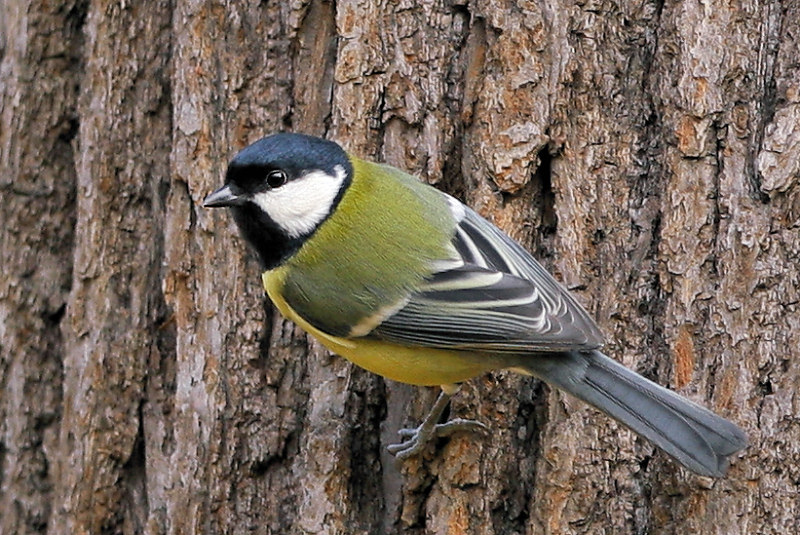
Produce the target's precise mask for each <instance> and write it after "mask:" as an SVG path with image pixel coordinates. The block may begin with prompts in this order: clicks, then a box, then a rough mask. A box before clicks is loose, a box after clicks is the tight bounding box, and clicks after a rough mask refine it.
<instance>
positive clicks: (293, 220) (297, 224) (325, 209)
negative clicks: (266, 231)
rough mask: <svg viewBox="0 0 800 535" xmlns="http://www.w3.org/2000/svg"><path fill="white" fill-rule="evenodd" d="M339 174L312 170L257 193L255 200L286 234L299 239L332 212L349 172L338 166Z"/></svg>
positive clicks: (335, 168)
mask: <svg viewBox="0 0 800 535" xmlns="http://www.w3.org/2000/svg"><path fill="white" fill-rule="evenodd" d="M334 172H335V173H336V174H335V175H329V174H328V173H326V172H324V171H312V172H310V173H308V174H306V175H304V176H302V177H300V178H298V179H296V180H292V181H290V182H287V183H286V184H284V185H283V186H281V187H279V188H276V189H271V190H268V191H262V192H261V193H256V194H255V195H253V202H254V203H256V204H257V205H258V206H259V208H261V209H262V210H264V212H266V213H267V215H269V217H270V219H272V220H273V221H274V222H275V223H276V224H277V225H278V226H280V227H281V228H282V229H283V230H284V231H286V234H288V235H289V236H290V237H292V238H299V237H300V236H302V235H304V234H308V233H309V232H311V231H313V230H314V229H315V228H316V227H317V225H319V224H320V223H321V222H322V221H323V220H324V219H325V218H326V217H327V216H328V214H330V211H331V206H332V205H333V201H334V199H336V196H337V195H338V194H339V190H340V189H341V188H342V184H343V183H344V180H345V178H346V177H347V171H345V169H344V167H342V166H341V165H337V166H336V167H334Z"/></svg>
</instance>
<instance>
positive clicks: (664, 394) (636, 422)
mask: <svg viewBox="0 0 800 535" xmlns="http://www.w3.org/2000/svg"><path fill="white" fill-rule="evenodd" d="M522 366H523V368H525V369H526V370H528V371H529V372H530V373H531V374H533V375H535V376H537V377H539V378H540V379H542V380H544V381H546V382H548V383H550V384H552V385H553V386H556V387H558V388H560V389H562V390H564V391H566V392H568V393H570V394H572V395H573V396H575V397H577V398H578V399H581V400H583V401H585V402H586V403H589V404H590V405H592V406H594V407H596V408H598V409H600V410H601V411H603V412H604V413H606V414H608V415H609V416H611V417H612V418H614V419H615V420H618V421H619V422H621V423H623V424H625V425H626V426H628V427H630V428H631V429H632V430H633V431H635V432H636V433H638V434H640V435H641V436H643V437H645V438H647V439H648V440H650V441H651V442H653V443H654V444H655V445H656V446H658V447H659V448H661V449H662V450H664V451H665V452H667V453H668V454H670V455H671V456H672V457H674V458H675V459H676V460H677V461H678V462H680V463H681V464H682V465H683V466H685V467H686V468H688V469H689V470H691V471H693V472H696V473H698V474H700V475H704V476H712V477H722V476H724V475H725V471H726V470H727V468H728V456H730V455H732V454H733V453H736V452H737V451H739V450H741V449H743V448H744V447H745V446H747V436H746V435H745V434H744V431H742V430H741V429H739V427H737V426H736V425H735V424H733V423H732V422H729V421H728V420H726V419H724V418H722V417H720V416H717V415H716V414H714V413H713V412H711V411H710V410H708V409H706V408H704V407H701V406H700V405H697V404H695V403H693V402H691V401H689V400H688V399H686V398H684V397H682V396H679V395H678V394H676V393H675V392H672V391H671V390H667V389H666V388H664V387H663V386H660V385H657V384H656V383H654V382H652V381H650V380H648V379H645V378H644V377H642V376H641V375H639V374H637V373H635V372H633V371H631V370H629V369H628V368H626V367H625V366H622V365H621V364H619V363H618V362H616V361H615V360H612V359H610V358H609V357H607V356H605V355H603V354H602V353H600V352H599V351H588V352H571V353H557V354H545V355H541V354H537V355H536V356H530V357H527V358H526V359H525V360H524V363H523V365H522Z"/></svg>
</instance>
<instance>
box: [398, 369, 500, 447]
mask: <svg viewBox="0 0 800 535" xmlns="http://www.w3.org/2000/svg"><path fill="white" fill-rule="evenodd" d="M456 392H458V385H446V386H442V392H441V394H439V397H438V398H437V399H436V402H435V403H434V404H433V407H431V410H430V411H428V415H427V416H425V419H424V420H423V421H422V423H421V424H420V425H419V426H418V427H415V428H412V429H400V430H399V431H398V433H399V434H400V436H401V437H403V438H405V440H404V441H403V442H401V443H399V444H392V445H390V446H389V447H387V448H386V449H388V450H389V453H391V454H394V456H395V457H397V459H399V460H403V459H408V458H409V457H411V456H413V455H417V454H419V453H420V452H421V451H422V448H424V447H425V444H427V443H428V442H429V441H430V440H431V439H432V438H439V437H449V436H450V435H452V434H453V433H456V432H458V431H487V430H488V429H489V428H488V427H486V426H485V425H484V424H482V423H481V422H479V421H477V420H465V419H463V418H454V419H452V420H449V421H447V422H445V423H443V424H440V423H438V422H439V419H440V418H441V417H442V413H443V412H444V409H445V407H447V404H448V403H449V402H450V398H451V397H453V394H455V393H456Z"/></svg>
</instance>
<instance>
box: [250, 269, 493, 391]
mask: <svg viewBox="0 0 800 535" xmlns="http://www.w3.org/2000/svg"><path fill="white" fill-rule="evenodd" d="M262 279H263V282H264V288H265V289H266V290H267V294H268V295H269V298H270V299H271V300H272V302H273V303H275V306H277V307H278V310H280V311H281V314H283V315H284V316H285V317H286V318H288V319H290V320H292V321H293V322H294V323H295V324H297V325H298V326H299V327H300V328H301V329H303V330H304V331H305V332H307V333H308V334H310V335H312V336H313V337H314V338H316V339H317V340H319V342H320V343H321V344H322V345H324V346H325V347H326V348H328V349H329V350H331V351H332V352H334V353H336V354H337V355H341V356H342V357H344V358H346V359H347V360H349V361H350V362H352V363H353V364H356V365H357V366H360V367H362V368H364V369H366V370H369V371H371V372H373V373H377V374H378V375H381V376H383V377H386V378H387V379H392V380H394V381H399V382H401V383H409V384H413V385H424V386H434V385H447V384H453V383H460V382H462V381H466V380H467V379H471V378H472V377H476V376H478V375H481V374H483V373H485V372H487V371H489V370H492V369H497V368H500V367H503V366H502V365H500V363H498V362H497V361H496V360H495V358H492V357H491V356H488V355H483V354H479V353H473V352H469V351H450V350H442V349H430V348H420V347H408V346H402V345H398V344H392V343H389V342H383V341H380V340H369V339H364V338H351V339H347V338H336V337H333V336H330V335H328V334H326V333H324V332H322V331H320V330H319V329H316V328H315V327H314V326H312V325H310V324H309V323H308V322H307V321H305V320H304V319H303V318H301V317H300V316H299V315H298V314H297V313H296V312H295V311H294V310H293V309H292V307H290V306H289V304H288V303H287V302H286V301H285V300H284V299H283V297H282V296H281V294H280V288H281V286H282V280H281V279H282V277H281V273H280V272H279V271H278V270H273V271H267V272H264V274H263V275H262Z"/></svg>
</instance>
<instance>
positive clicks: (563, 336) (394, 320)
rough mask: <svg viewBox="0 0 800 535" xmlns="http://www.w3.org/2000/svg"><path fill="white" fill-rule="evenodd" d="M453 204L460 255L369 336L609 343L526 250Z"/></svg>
mask: <svg viewBox="0 0 800 535" xmlns="http://www.w3.org/2000/svg"><path fill="white" fill-rule="evenodd" d="M454 203H457V204H454ZM451 207H452V208H453V213H454V215H456V217H457V219H458V220H459V224H458V226H457V228H456V232H455V235H454V237H453V241H452V245H453V247H454V249H455V251H456V252H457V257H456V258H454V259H451V260H450V261H448V262H446V263H443V266H444V267H443V269H442V270H440V271H438V272H436V273H434V274H433V275H432V276H431V277H430V278H429V279H428V280H427V281H426V282H425V284H424V285H423V286H421V287H420V288H419V289H418V290H417V291H415V292H414V293H412V294H411V295H410V296H409V297H408V299H407V301H406V302H405V304H404V306H402V308H400V309H399V310H397V311H395V312H394V313H393V314H392V315H390V316H389V317H387V318H385V319H384V320H383V321H382V322H381V323H380V325H378V326H377V327H376V328H375V329H373V330H372V331H371V332H370V333H369V335H368V336H370V337H376V338H381V339H384V340H387V341H392V342H395V343H400V344H403V345H417V346H423V347H436V348H446V349H464V350H471V351H492V352H513V353H518V352H536V351H571V350H588V349H594V348H597V347H599V346H601V345H602V343H603V337H602V334H601V333H600V331H599V328H598V327H597V325H596V324H595V322H594V321H593V320H592V319H591V317H589V315H588V314H587V313H586V311H585V310H584V309H583V307H581V305H580V304H578V302H577V301H575V299H574V298H573V297H572V296H571V295H570V294H569V292H567V290H566V289H564V288H563V287H562V286H561V285H560V284H559V283H558V282H557V281H556V280H555V279H554V278H553V277H552V276H551V275H550V274H549V273H548V272H547V271H546V270H545V269H544V268H543V267H542V266H541V265H540V264H539V263H538V262H537V261H536V260H535V259H534V258H533V257H532V256H531V255H530V254H528V252H527V251H525V250H524V249H523V248H522V247H521V246H520V245H518V244H517V243H516V242H514V241H513V240H511V239H510V238H508V237H507V236H506V235H505V234H503V233H502V232H501V231H500V230H499V229H497V228H496V227H494V226H493V225H492V224H491V223H489V222H488V221H486V220H485V219H483V218H481V217H480V216H479V215H478V214H476V213H475V212H473V211H472V210H470V209H469V208H467V207H465V206H464V205H462V204H461V203H458V201H456V200H455V199H452V198H451Z"/></svg>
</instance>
